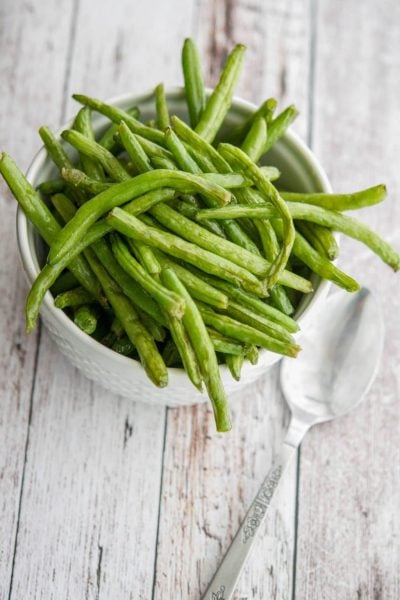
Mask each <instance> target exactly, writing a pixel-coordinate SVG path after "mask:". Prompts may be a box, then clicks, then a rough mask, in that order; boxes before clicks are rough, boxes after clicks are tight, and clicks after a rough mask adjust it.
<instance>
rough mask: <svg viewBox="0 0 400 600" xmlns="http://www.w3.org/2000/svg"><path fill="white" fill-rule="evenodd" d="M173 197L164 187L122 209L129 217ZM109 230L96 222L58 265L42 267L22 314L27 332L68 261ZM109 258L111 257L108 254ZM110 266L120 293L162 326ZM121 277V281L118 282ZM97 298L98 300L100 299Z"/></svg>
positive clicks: (152, 306) (148, 303)
mask: <svg viewBox="0 0 400 600" xmlns="http://www.w3.org/2000/svg"><path fill="white" fill-rule="evenodd" d="M173 195H174V191H173V190H169V189H168V188H165V189H159V190H154V191H153V192H149V193H148V194H145V195H143V196H141V197H140V198H137V199H135V200H133V201H132V202H130V203H129V204H126V205H125V208H124V210H127V211H131V212H132V214H138V213H140V212H141V211H143V210H147V209H148V208H149V207H150V206H152V205H153V204H154V203H156V202H161V201H162V200H168V199H170V198H172V197H173ZM110 231H112V227H111V225H110V224H109V223H108V222H107V221H105V220H103V221H99V222H98V223H96V224H95V225H93V226H92V227H91V228H90V229H89V231H88V232H87V234H86V235H85V236H84V238H83V239H82V240H81V242H79V243H78V244H77V245H76V246H75V247H74V248H73V250H71V252H70V253H68V254H67V255H66V256H64V258H62V259H61V260H60V261H59V262H57V263H55V264H53V265H49V264H47V265H45V266H44V268H43V269H42V271H41V272H40V274H39V275H38V277H37V278H36V280H35V282H34V284H33V286H32V289H31V291H30V292H29V295H28V299H27V304H26V313H27V322H28V323H30V325H29V326H28V329H29V330H31V329H32V328H33V327H34V324H35V322H36V318H37V315H38V312H39V308H40V305H41V303H42V301H43V298H44V296H45V293H46V292H47V290H48V289H50V287H51V286H52V285H53V284H54V283H55V281H56V280H57V278H58V277H59V275H60V274H61V273H62V271H63V270H64V269H65V268H66V267H69V264H70V263H72V261H73V260H75V259H76V258H77V257H79V255H80V253H81V252H83V251H84V250H85V248H87V247H88V246H90V245H92V244H94V243H95V242H96V241H97V240H99V239H101V238H102V237H104V236H105V235H106V234H107V233H110ZM110 253H111V251H110ZM111 257H112V258H113V255H112V253H111ZM82 258H83V257H82ZM115 265H116V267H117V268H118V269H119V272H118V275H116V274H115ZM113 266H114V271H113V272H111V275H112V276H113V277H114V278H115V277H118V276H119V277H120V279H118V281H119V283H120V285H122V287H123V291H124V293H125V294H126V295H127V296H128V297H129V299H130V300H131V301H133V302H134V304H135V306H138V307H140V308H141V309H142V310H144V311H145V312H147V313H148V314H149V315H151V316H152V317H153V318H154V319H156V320H157V318H159V319H161V321H159V322H161V323H163V321H162V317H161V315H160V313H159V310H158V307H157V304H156V303H155V302H154V301H153V300H152V299H151V298H150V297H149V296H147V294H145V293H144V292H142V291H141V289H140V288H139V287H137V286H136V285H135V284H134V282H133V281H132V280H131V279H130V277H129V276H128V275H126V273H125V271H124V270H123V269H121V268H120V267H119V265H118V263H117V262H116V261H115V259H114V265H113ZM106 267H107V269H108V270H109V265H106ZM122 277H123V278H124V279H123V280H122V281H121V278H122ZM94 281H95V284H96V285H97V286H98V285H99V284H98V282H97V281H96V279H95V280H94ZM89 291H90V290H89ZM99 293H100V291H99ZM100 297H101V298H102V296H100ZM102 302H103V303H104V300H102ZM157 313H158V315H157Z"/></svg>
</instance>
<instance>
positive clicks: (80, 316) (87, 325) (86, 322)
mask: <svg viewBox="0 0 400 600" xmlns="http://www.w3.org/2000/svg"><path fill="white" fill-rule="evenodd" d="M97 317H98V314H97V311H95V310H93V307H92V306H88V305H87V304H82V305H81V306H78V307H77V308H76V310H75V311H74V316H73V320H74V323H75V325H77V326H78V327H79V329H81V330H82V331H84V332H85V333H87V334H88V335H92V333H94V332H95V331H96V327H97Z"/></svg>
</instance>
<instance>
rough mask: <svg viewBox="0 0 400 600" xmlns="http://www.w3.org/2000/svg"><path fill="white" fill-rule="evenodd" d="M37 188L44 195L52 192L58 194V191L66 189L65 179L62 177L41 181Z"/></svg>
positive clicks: (49, 194)
mask: <svg viewBox="0 0 400 600" xmlns="http://www.w3.org/2000/svg"><path fill="white" fill-rule="evenodd" d="M36 189H37V191H38V192H40V193H41V194H43V195H44V196H51V195H52V194H57V193H58V192H63V191H64V189H65V181H63V180H62V179H50V180H48V181H43V182H42V183H39V185H38V186H37V188H36Z"/></svg>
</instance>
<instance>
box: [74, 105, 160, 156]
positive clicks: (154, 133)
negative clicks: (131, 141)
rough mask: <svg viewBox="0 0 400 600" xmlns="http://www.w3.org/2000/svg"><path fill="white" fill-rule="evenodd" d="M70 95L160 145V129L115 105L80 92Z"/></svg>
mask: <svg viewBox="0 0 400 600" xmlns="http://www.w3.org/2000/svg"><path fill="white" fill-rule="evenodd" d="M72 97H73V98H74V99H75V100H77V101H78V102H80V103H81V104H83V105H84V106H89V107H90V108H92V109H93V110H95V111H97V112H99V113H101V114H103V115H105V116H106V117H108V118H109V119H110V120H111V121H114V123H118V124H119V123H120V122H121V121H125V123H126V124H127V125H128V127H129V129H130V130H131V131H132V132H133V133H138V134H139V135H141V136H143V137H144V138H147V139H149V140H150V141H152V142H156V143H157V144H160V145H161V146H162V145H163V141H164V134H163V133H162V132H161V131H158V130H157V129H152V128H151V127H147V126H146V125H143V123H141V122H140V121H138V120H137V119H135V117H132V115H130V114H129V113H128V112H126V111H125V110H122V109H121V108H117V107H116V106H111V105H110V104H105V103H104V102H101V100H96V99H95V98H89V96H84V95H82V94H73V96H72Z"/></svg>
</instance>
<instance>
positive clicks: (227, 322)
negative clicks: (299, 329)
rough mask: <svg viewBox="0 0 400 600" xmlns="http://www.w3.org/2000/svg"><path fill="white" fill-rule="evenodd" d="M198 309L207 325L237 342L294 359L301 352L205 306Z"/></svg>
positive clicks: (294, 346)
mask: <svg viewBox="0 0 400 600" xmlns="http://www.w3.org/2000/svg"><path fill="white" fill-rule="evenodd" d="M198 308H199V310H200V314H201V316H202V317H203V319H204V322H205V324H206V325H209V326H211V327H213V328H214V329H216V330H217V331H219V332H220V333H222V334H223V335H226V336H228V337H231V338H233V339H235V340H240V341H241V342H244V343H246V344H255V345H256V346H261V347H262V348H266V349H267V350H270V351H271V352H277V353H278V354H284V355H285V356H292V357H294V356H296V355H297V353H298V351H299V350H300V347H299V346H297V344H294V343H288V342H283V341H281V340H277V339H275V338H272V337H270V336H269V335H267V334H266V333H264V332H262V331H258V330H257V329H255V328H254V327H251V326H250V325H246V324H245V323H240V322H239V321H236V320H235V319H232V318H231V317H228V316H226V315H220V314H217V313H215V312H214V311H213V310H212V309H211V308H209V307H205V306H204V305H203V304H201V305H200V304H199V303H198Z"/></svg>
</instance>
